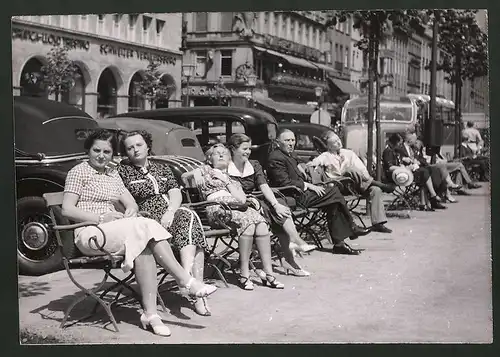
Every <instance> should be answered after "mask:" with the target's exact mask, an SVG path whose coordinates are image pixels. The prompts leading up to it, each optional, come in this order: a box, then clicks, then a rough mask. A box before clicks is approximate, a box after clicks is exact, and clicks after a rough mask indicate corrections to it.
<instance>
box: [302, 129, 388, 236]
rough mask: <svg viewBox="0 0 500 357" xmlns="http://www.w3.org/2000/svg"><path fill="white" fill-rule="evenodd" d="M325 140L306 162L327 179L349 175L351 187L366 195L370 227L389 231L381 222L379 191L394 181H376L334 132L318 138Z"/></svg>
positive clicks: (384, 231) (382, 217)
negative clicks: (319, 151)
mask: <svg viewBox="0 0 500 357" xmlns="http://www.w3.org/2000/svg"><path fill="white" fill-rule="evenodd" d="M322 139H323V141H325V142H326V146H327V148H328V151H326V152H324V153H322V154H321V155H319V156H318V157H316V158H314V159H313V160H312V161H311V162H309V163H308V164H307V165H308V166H310V167H322V168H323V169H324V171H325V175H326V177H327V178H330V179H340V178H341V177H350V178H351V179H353V181H354V183H355V185H356V187H355V190H356V191H357V192H359V193H360V194H361V195H364V196H367V197H369V205H370V206H369V207H370V215H371V221H372V228H371V230H372V231H375V232H382V233H391V232H392V230H391V229H389V228H387V227H386V226H384V224H385V223H386V222H387V216H386V215H385V209H384V202H383V197H382V191H384V192H392V191H394V189H395V185H389V184H385V183H382V182H379V181H376V180H374V179H373V177H371V175H370V173H369V172H368V170H367V169H366V166H365V165H364V164H363V162H362V161H361V159H360V158H359V157H358V156H357V155H356V154H355V153H354V151H352V150H348V149H344V148H343V147H342V141H341V140H340V138H339V137H338V136H337V134H335V133H333V132H331V131H329V132H327V133H326V135H325V136H324V137H323V138H322Z"/></svg>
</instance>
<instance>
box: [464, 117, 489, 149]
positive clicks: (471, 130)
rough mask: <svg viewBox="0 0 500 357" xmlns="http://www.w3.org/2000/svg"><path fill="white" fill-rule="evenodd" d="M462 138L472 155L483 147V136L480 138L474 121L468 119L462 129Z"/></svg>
mask: <svg viewBox="0 0 500 357" xmlns="http://www.w3.org/2000/svg"><path fill="white" fill-rule="evenodd" d="M462 138H463V140H464V142H465V143H467V146H468V147H469V148H470V149H471V151H472V154H473V156H475V155H477V154H478V153H479V152H480V151H481V149H482V148H483V145H484V141H483V138H481V134H480V133H479V130H477V129H476V128H475V127H474V123H473V122H472V121H468V122H467V127H466V128H465V129H464V130H462Z"/></svg>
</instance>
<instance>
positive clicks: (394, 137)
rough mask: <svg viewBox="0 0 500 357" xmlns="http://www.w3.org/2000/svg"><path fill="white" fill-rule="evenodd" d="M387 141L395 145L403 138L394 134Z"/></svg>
mask: <svg viewBox="0 0 500 357" xmlns="http://www.w3.org/2000/svg"><path fill="white" fill-rule="evenodd" d="M387 141H388V142H389V143H390V144H392V145H397V144H398V143H399V142H401V141H403V138H402V137H401V135H400V134H399V133H394V134H391V136H389V139H388V140H387Z"/></svg>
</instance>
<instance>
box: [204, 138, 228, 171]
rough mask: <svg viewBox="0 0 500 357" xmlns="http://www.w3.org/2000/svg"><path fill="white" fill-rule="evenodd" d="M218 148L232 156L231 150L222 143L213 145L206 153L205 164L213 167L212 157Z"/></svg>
mask: <svg viewBox="0 0 500 357" xmlns="http://www.w3.org/2000/svg"><path fill="white" fill-rule="evenodd" d="M216 148H224V149H225V150H226V151H227V153H228V155H229V156H231V150H229V149H228V148H227V147H226V145H224V144H222V143H217V144H215V145H212V146H211V147H210V148H209V149H208V150H207V151H206V152H205V162H206V163H207V164H208V165H210V166H211V165H212V155H213V154H214V151H215V149H216Z"/></svg>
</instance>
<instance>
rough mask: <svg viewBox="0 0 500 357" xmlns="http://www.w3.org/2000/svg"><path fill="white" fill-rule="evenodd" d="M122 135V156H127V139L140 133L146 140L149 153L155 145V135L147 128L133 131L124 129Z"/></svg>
mask: <svg viewBox="0 0 500 357" xmlns="http://www.w3.org/2000/svg"><path fill="white" fill-rule="evenodd" d="M120 134H121V137H120V145H119V146H120V155H122V156H127V148H126V147H125V139H128V138H130V137H131V136H136V135H140V136H142V138H143V139H144V141H145V142H146V145H147V147H148V155H149V154H150V153H151V148H152V147H153V137H152V136H151V133H149V132H147V131H146V130H132V131H124V132H121V133H120Z"/></svg>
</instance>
